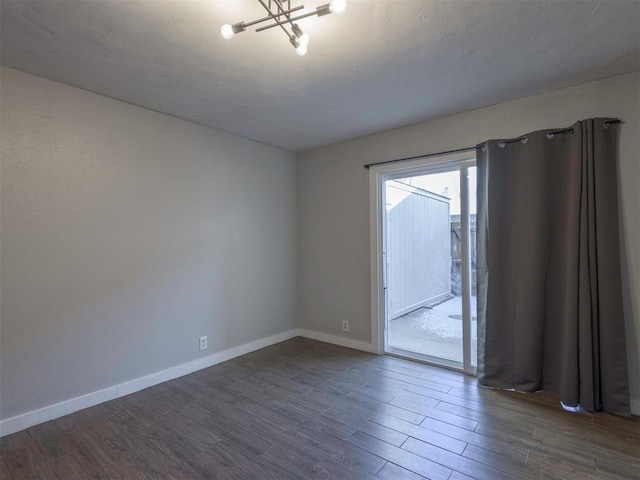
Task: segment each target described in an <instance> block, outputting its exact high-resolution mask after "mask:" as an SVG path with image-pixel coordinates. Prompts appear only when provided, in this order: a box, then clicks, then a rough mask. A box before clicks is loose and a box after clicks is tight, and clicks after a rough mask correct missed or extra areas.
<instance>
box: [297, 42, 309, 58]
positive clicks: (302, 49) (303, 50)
mask: <svg viewBox="0 0 640 480" xmlns="http://www.w3.org/2000/svg"><path fill="white" fill-rule="evenodd" d="M296 53H297V54H298V55H300V56H301V57H304V56H305V55H306V54H307V46H306V45H302V44H300V45H299V46H298V47H296Z"/></svg>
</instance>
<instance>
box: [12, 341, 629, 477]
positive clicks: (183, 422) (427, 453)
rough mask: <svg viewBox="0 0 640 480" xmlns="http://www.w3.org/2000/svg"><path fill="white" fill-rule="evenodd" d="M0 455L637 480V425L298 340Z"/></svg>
mask: <svg viewBox="0 0 640 480" xmlns="http://www.w3.org/2000/svg"><path fill="white" fill-rule="evenodd" d="M0 445H1V446H0V478H3V479H15V480H17V479H23V478H30V479H55V478H57V479H60V480H63V479H64V480H67V479H74V478H81V479H85V478H109V479H126V480H128V479H138V478H140V479H143V478H177V479H199V478H221V479H260V480H262V479H296V480H299V479H307V478H324V479H332V478H334V479H348V480H352V479H383V480H402V479H421V478H431V479H438V480H445V479H448V480H462V479H469V478H476V479H491V480H499V479H562V480H567V479H574V478H576V479H581V480H587V479H630V478H640V423H639V422H638V418H637V417H635V418H634V419H623V418H617V417H613V416H611V415H606V414H599V415H595V416H591V415H584V414H571V413H567V412H564V411H563V410H562V409H561V408H560V407H559V403H558V401H557V400H556V399H554V398H553V397H551V396H547V395H538V394H536V395H519V394H513V393H504V392H497V391H493V390H488V389H484V388H481V387H478V385H477V382H476V380H475V379H474V378H469V377H466V376H464V375H462V374H458V373H454V372H450V371H447V370H442V369H437V368H434V367H429V366H425V365H420V364H416V363H412V362H408V361H404V360H400V359H397V358H392V357H387V356H375V355H369V354H366V353H362V352H357V351H354V350H349V349H346V348H341V347H336V346H332V345H328V344H325V343H320V342H315V341H312V340H307V339H302V338H296V339H293V340H290V341H287V342H284V343H281V344H278V345H274V346H272V347H268V348H265V349H263V350H260V351H258V352H254V353H251V354H249V355H245V356H243V357H240V358H237V359H234V360H231V361H229V362H226V363H223V364H220V365H217V366H214V367H211V368H208V369H206V370H202V371H199V372H197V373H194V374H192V375H189V376H186V377H182V378H180V379H176V380H173V381H170V382H167V383H164V384H162V385H158V386H156V387H153V388H149V389H147V390H144V391H141V392H138V393H135V394H132V395H129V396H127V397H123V398H119V399H117V400H113V401H110V402H108V403H104V404H102V405H98V406H96V407H92V408H89V409H86V410H83V411H80V412H77V413H74V414H72V415H68V416H66V417H62V418H59V419H57V420H54V421H50V422H47V423H44V424H42V425H38V426H36V427H32V428H29V429H28V430H26V431H23V432H19V433H16V434H14V435H10V436H8V437H5V438H3V439H2V440H1V444H0Z"/></svg>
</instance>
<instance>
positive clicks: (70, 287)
mask: <svg viewBox="0 0 640 480" xmlns="http://www.w3.org/2000/svg"><path fill="white" fill-rule="evenodd" d="M1 74H2V75H1V81H2V83H1V87H0V91H1V109H2V110H1V116H0V118H1V125H0V128H1V131H2V172H1V173H2V182H1V193H2V196H1V202H2V203H1V206H2V229H1V237H0V240H1V248H2V250H1V256H2V272H1V273H2V279H1V283H0V288H1V294H2V305H1V310H0V314H1V331H0V333H1V345H0V347H1V354H0V362H1V363H0V373H1V376H0V390H1V391H2V398H1V402H0V403H1V410H0V417H1V418H7V417H11V416H14V415H16V414H20V413H23V412H26V411H30V410H33V409H37V408H40V407H44V406H47V405H50V404H53V403H56V402H59V401H63V400H66V399H69V398H72V397H75V396H78V395H82V394H85V393H88V392H92V391H95V390H99V389H101V388H105V387H108V386H112V385H115V384H118V383H121V382H124V381H127V380H130V379H133V378H137V377H140V376H143V375H146V374H149V373H153V372H156V371H159V370H162V369H165V368H168V367H171V366H175V365H178V364H180V363H183V362H187V361H190V360H194V359H197V358H199V357H201V356H203V355H209V354H212V353H214V352H217V351H220V350H223V349H226V348H229V347H232V346H236V345H239V344H243V343H246V342H249V341H252V340H256V339H260V338H262V337H265V336H268V335H271V334H275V333H280V332H283V331H286V330H289V329H291V328H292V327H293V326H294V321H295V318H294V317H295V304H296V298H295V295H296V283H295V280H296V254H295V251H296V213H295V209H296V165H295V155H294V154H291V153H287V152H284V151H282V150H279V149H276V148H271V147H268V146H265V145H262V144H259V143H256V142H252V141H249V140H246V139H242V138H239V137H237V136H234V135H230V134H226V133H222V132H219V131H215V130H212V129H209V128H205V127H200V126H197V125H195V124H191V123H187V122H184V121H181V120H177V119H174V118H171V117H168V116H165V115H160V114H157V113H154V112H150V111H147V110H143V109H141V108H138V107H134V106H131V105H127V104H124V103H121V102H118V101H115V100H111V99H108V98H105V97H102V96H99V95H95V94H92V93H88V92H84V91H81V90H78V89H75V88H72V87H68V86H64V85H61V84H58V83H54V82H51V81H48V80H43V79H40V78H37V77H33V76H30V75H26V74H24V73H20V72H17V71H15V70H11V69H6V68H2V71H1ZM201 335H208V337H209V349H208V350H206V351H204V352H199V351H198V337H199V336H201Z"/></svg>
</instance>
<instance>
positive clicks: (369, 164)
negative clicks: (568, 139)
mask: <svg viewBox="0 0 640 480" xmlns="http://www.w3.org/2000/svg"><path fill="white" fill-rule="evenodd" d="M616 123H622V120H620V119H619V118H615V119H612V120H605V121H604V122H603V123H602V126H603V127H604V128H609V125H611V124H616ZM567 132H572V133H573V128H566V129H563V130H552V131H550V132H547V136H549V135H551V136H553V135H557V134H562V133H567ZM522 138H526V137H520V138H517V139H515V140H512V142H519V141H521V139H522ZM502 142H504V143H510V142H509V141H505V140H502ZM475 149H476V147H465V148H457V149H455V150H447V151H445V152H436V153H427V154H426V155H416V156H414V157H405V158H397V159H396V160H385V161H383V162H375V163H367V164H366V165H364V168H366V169H367V170H369V169H370V168H371V167H375V166H377V165H388V164H390V163H398V162H408V161H409V160H417V159H419V158H429V157H435V156H437V155H447V154H448V153H461V152H467V151H471V150H475Z"/></svg>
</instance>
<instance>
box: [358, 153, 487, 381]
mask: <svg viewBox="0 0 640 480" xmlns="http://www.w3.org/2000/svg"><path fill="white" fill-rule="evenodd" d="M475 164H476V153H475V150H469V151H464V152H457V153H450V154H443V155H437V156H426V157H423V158H418V159H416V160H411V161H406V162H401V163H392V164H381V165H375V166H372V167H371V168H370V169H369V212H370V246H371V248H370V252H371V344H372V346H373V350H374V351H375V352H376V353H378V354H387V355H394V356H400V357H404V356H405V355H402V354H401V353H396V352H388V351H386V349H385V346H386V345H387V338H386V335H387V329H386V325H387V321H386V320H387V319H386V315H387V311H388V309H387V305H386V302H387V295H386V284H385V282H386V271H385V269H386V258H385V251H386V245H385V241H386V225H385V219H386V212H385V209H384V208H383V206H384V205H386V192H385V188H384V184H385V181H387V180H390V179H393V178H403V177H405V178H406V177H410V176H417V175H420V174H429V173H437V172H438V170H441V171H447V170H450V169H451V167H454V166H456V167H458V168H461V174H463V173H466V171H467V168H468V167H471V166H474V165H475ZM463 203H464V202H463ZM463 208H468V207H467V206H465V207H463ZM466 214H468V210H467V211H466ZM461 215H465V210H462V211H461ZM465 230H468V229H465ZM463 234H465V232H464V231H463ZM466 234H468V232H466ZM467 243H468V242H467ZM468 250H469V249H468V248H463V256H462V261H463V262H466V263H468V264H470V254H469V253H470V252H469V251H468ZM462 288H463V290H465V289H470V288H471V282H470V279H469V278H468V276H467V281H466V282H463V285H462ZM465 308H466V311H465ZM464 315H466V318H470V315H471V312H469V311H468V306H467V307H465V302H463V316H464ZM470 323H471V322H470V320H469V321H463V355H464V360H463V363H462V366H461V365H460V364H458V363H456V362H447V361H442V359H435V358H432V357H428V356H424V357H423V356H420V357H413V356H411V357H410V359H411V360H417V361H420V362H423V363H428V364H434V365H437V366H440V367H444V368H450V369H453V370H458V371H462V372H464V373H467V374H470V375H475V374H476V368H475V367H471V365H470V358H469V353H470V342H471V335H470V331H469V326H470Z"/></svg>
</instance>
